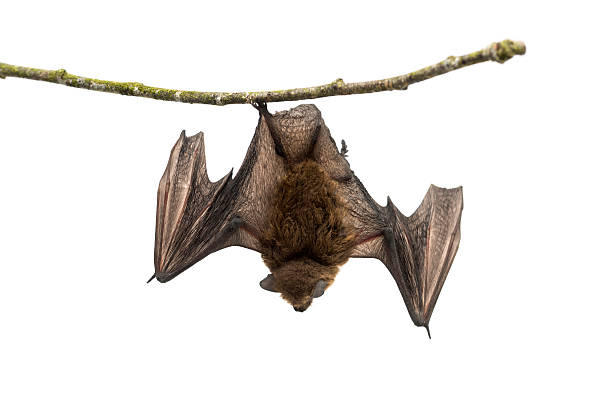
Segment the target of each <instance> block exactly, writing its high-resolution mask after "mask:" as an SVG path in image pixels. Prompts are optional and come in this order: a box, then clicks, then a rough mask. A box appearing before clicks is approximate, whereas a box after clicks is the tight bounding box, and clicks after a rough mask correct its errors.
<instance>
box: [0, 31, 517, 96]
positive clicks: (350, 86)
mask: <svg viewBox="0 0 612 395" xmlns="http://www.w3.org/2000/svg"><path fill="white" fill-rule="evenodd" d="M523 54H525V44H524V43H522V42H520V41H511V40H504V41H501V42H497V43H493V44H491V45H489V46H488V47H486V48H484V49H482V50H480V51H476V52H472V53H470V54H467V55H463V56H449V57H448V58H446V59H445V60H443V61H441V62H439V63H436V64H435V65H432V66H429V67H425V68H423V69H420V70H417V71H414V72H412V73H408V74H403V75H399V76H397V77H391V78H385V79H381V80H375V81H365V82H346V83H345V82H344V81H343V80H342V79H341V78H338V79H337V80H335V81H333V82H331V83H329V84H325V85H319V86H313V87H310V88H296V89H287V90H280V91H261V92H196V91H181V90H176V89H164V88H155V87H151V86H146V85H143V84H141V83H138V82H113V81H104V80H98V79H94V78H87V77H80V76H78V75H73V74H69V73H68V72H66V70H64V69H60V70H43V69H35V68H30V67H22V66H13V65H10V64H6V63H0V78H5V77H17V78H28V79H32V80H39V81H46V82H52V83H55V84H62V85H66V86H72V87H74V88H83V89H91V90H95V91H101V92H110V93H117V94H120V95H127V96H141V97H148V98H151V99H156V100H167V101H176V102H182V103H200V104H214V105H218V106H222V105H225V104H252V103H259V102H280V101H293V100H304V99H316V98H319V97H327V96H339V95H355V94H362V93H373V92H382V91H391V90H404V89H406V88H408V86H409V85H412V84H414V83H416V82H420V81H424V80H426V79H429V78H432V77H435V76H438V75H441V74H445V73H448V72H449V71H453V70H457V69H460V68H462V67H465V66H470V65H473V64H476V63H482V62H486V61H490V60H491V61H495V62H498V63H504V62H505V61H507V60H508V59H510V58H512V57H513V56H514V55H523Z"/></svg>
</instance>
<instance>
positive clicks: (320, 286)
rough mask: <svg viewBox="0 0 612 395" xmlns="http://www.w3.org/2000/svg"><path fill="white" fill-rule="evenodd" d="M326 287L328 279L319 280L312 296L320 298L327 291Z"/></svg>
mask: <svg viewBox="0 0 612 395" xmlns="http://www.w3.org/2000/svg"><path fill="white" fill-rule="evenodd" d="M325 288H327V281H325V280H319V281H317V285H315V289H314V292H313V294H312V297H313V298H318V297H319V296H323V293H325Z"/></svg>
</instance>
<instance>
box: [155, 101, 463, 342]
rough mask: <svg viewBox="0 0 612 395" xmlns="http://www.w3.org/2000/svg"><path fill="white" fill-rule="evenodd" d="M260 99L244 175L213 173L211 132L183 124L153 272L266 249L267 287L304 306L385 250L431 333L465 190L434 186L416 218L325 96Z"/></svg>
mask: <svg viewBox="0 0 612 395" xmlns="http://www.w3.org/2000/svg"><path fill="white" fill-rule="evenodd" d="M254 107H256V108H257V109H258V111H259V121H258V125H257V128H256V129H255V135H254V137H253V139H252V141H251V144H250V146H249V149H248V151H247V153H246V157H245V159H244V161H243V163H242V165H241V167H240V169H239V170H238V172H237V174H236V176H235V177H233V176H232V172H230V173H229V174H227V175H226V176H224V177H223V178H221V179H220V180H218V181H215V182H211V181H210V180H209V178H208V175H207V171H206V158H205V153H204V135H203V134H202V132H200V133H198V134H196V135H194V136H191V137H186V136H185V132H184V131H183V133H182V134H181V136H180V137H179V139H178V141H177V142H176V144H175V145H174V147H173V148H172V151H171V153H170V159H169V161H168V165H167V167H166V170H165V172H164V174H163V176H162V178H161V180H160V183H159V189H158V192H157V217H156V229H155V254H154V255H155V256H154V259H155V274H154V275H153V277H152V278H151V280H152V279H153V278H157V280H158V281H160V282H162V283H163V282H167V281H169V280H171V279H173V278H174V277H176V276H177V275H178V274H180V273H182V272H183V271H184V270H186V269H187V268H189V267H190V266H192V265H193V264H195V263H196V262H198V261H200V260H202V259H203V258H204V257H206V256H207V255H209V254H211V253H213V252H215V251H218V250H221V249H223V248H226V247H229V246H241V247H245V248H249V249H251V250H255V251H258V252H260V253H261V255H262V258H263V262H264V263H265V265H266V266H267V267H268V269H269V271H270V274H268V276H267V277H266V278H264V279H263V280H262V281H261V282H260V285H261V287H262V288H264V289H265V290H268V291H272V292H279V293H280V295H281V297H282V298H283V299H285V300H286V301H287V302H288V303H289V304H291V305H292V306H293V308H294V309H295V310H296V311H304V310H306V309H307V308H308V307H309V306H310V305H311V303H312V301H313V299H314V298H317V297H320V296H322V295H323V293H324V292H325V290H326V289H327V288H328V287H329V286H330V285H331V284H332V283H333V281H334V279H335V277H336V275H337V273H338V271H339V267H340V266H341V265H343V264H344V263H345V262H346V261H347V260H348V259H349V258H351V257H366V258H376V259H378V260H380V261H382V262H383V263H384V264H385V266H386V267H387V269H388V270H389V272H390V273H391V275H392V276H393V278H394V279H395V282H396V283H397V286H398V288H399V290H400V293H401V295H402V297H403V299H404V303H405V304H406V307H407V309H408V312H409V314H410V317H411V319H412V321H413V322H414V324H415V325H417V326H424V327H425V328H426V329H427V333H428V335H429V320H430V318H431V314H432V312H433V308H434V306H435V304H436V301H437V299H438V295H439V294H440V290H441V288H442V285H443V284H444V281H445V279H446V276H447V274H448V271H449V269H450V267H451V264H452V262H453V259H454V257H455V254H456V253H457V248H458V246H459V239H460V229H459V228H460V222H461V212H462V209H463V192H462V188H461V187H458V188H454V189H444V188H439V187H436V186H435V185H431V186H430V188H429V190H428V191H427V194H426V195H425V198H424V199H423V201H422V203H421V205H420V206H419V207H418V209H417V210H416V211H415V212H414V214H412V215H411V216H410V217H406V216H404V215H403V214H402V213H401V212H400V211H399V210H398V209H397V208H396V207H395V205H394V204H393V203H392V202H391V199H389V198H387V205H386V206H384V207H383V206H380V205H378V204H377V203H376V202H375V201H374V199H372V197H371V196H370V194H369V193H368V191H367V190H366V189H365V187H364V186H363V185H362V183H361V181H359V179H358V178H357V177H356V176H355V175H354V174H353V171H352V170H351V168H350V166H349V163H348V161H347V160H346V153H347V148H346V144H345V142H344V140H342V148H341V151H338V148H337V146H336V143H335V141H334V139H333V138H332V137H331V135H330V132H329V129H328V128H327V127H326V126H325V123H324V122H323V119H322V117H321V113H320V111H319V110H318V109H317V107H316V106H314V105H299V106H297V107H295V108H293V109H290V110H288V111H281V112H277V113H275V114H274V115H272V114H271V113H270V112H269V111H268V109H267V106H266V104H265V103H257V104H254ZM151 280H149V281H151ZM430 337H431V336H430Z"/></svg>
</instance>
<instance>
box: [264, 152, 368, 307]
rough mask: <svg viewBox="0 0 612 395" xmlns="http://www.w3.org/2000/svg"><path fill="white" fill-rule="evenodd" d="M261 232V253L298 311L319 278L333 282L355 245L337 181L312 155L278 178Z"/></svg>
mask: <svg viewBox="0 0 612 395" xmlns="http://www.w3.org/2000/svg"><path fill="white" fill-rule="evenodd" d="M268 218H269V225H268V227H267V229H265V231H264V232H263V235H262V257H263V260H264V262H265V264H266V265H267V266H268V268H269V269H270V271H271V272H272V274H273V275H274V278H275V280H276V288H277V290H278V291H279V292H280V293H281V295H282V297H283V298H284V299H285V300H287V301H288V302H289V303H291V304H292V305H293V306H294V308H296V310H298V311H303V310H305V309H306V308H307V307H308V306H309V305H310V303H311V301H312V298H311V295H312V293H313V290H314V288H315V285H316V283H317V282H318V281H319V280H324V281H326V282H327V286H329V285H331V283H332V282H333V280H334V277H335V276H336V274H337V273H338V266H340V265H342V264H343V263H345V262H346V261H347V260H348V258H349V257H350V255H351V251H352V249H353V247H354V245H355V237H356V231H355V229H354V228H353V227H352V226H350V225H348V224H345V223H344V221H343V218H346V214H345V205H344V202H343V200H342V199H341V197H340V196H339V195H338V193H337V185H336V182H335V181H334V180H332V179H331V178H330V177H329V175H327V173H326V172H325V170H324V169H323V168H322V167H321V166H320V165H319V164H317V163H316V162H314V161H312V160H305V161H303V162H301V163H298V164H296V165H293V166H291V167H290V169H289V170H288V172H287V175H286V176H285V178H284V179H283V180H282V181H281V182H280V183H279V185H278V188H277V190H276V192H275V194H274V199H273V202H272V204H271V206H270V212H269V214H268Z"/></svg>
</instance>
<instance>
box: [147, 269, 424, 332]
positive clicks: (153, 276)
mask: <svg viewBox="0 0 612 395" xmlns="http://www.w3.org/2000/svg"><path fill="white" fill-rule="evenodd" d="M154 278H155V273H153V275H152V276H151V278H150V279H149V281H147V284H148V283H150V282H151V281H152V280H153V279H154ZM427 331H428V332H429V329H428V330H427ZM430 338H431V337H430Z"/></svg>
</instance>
